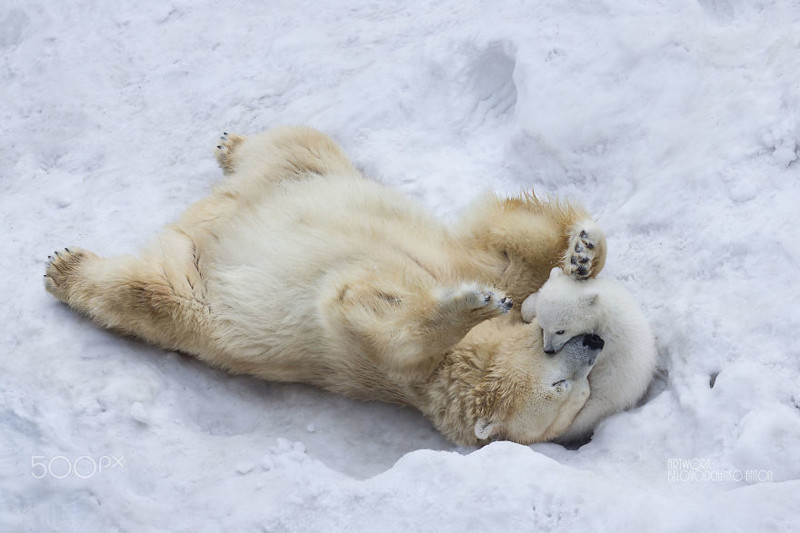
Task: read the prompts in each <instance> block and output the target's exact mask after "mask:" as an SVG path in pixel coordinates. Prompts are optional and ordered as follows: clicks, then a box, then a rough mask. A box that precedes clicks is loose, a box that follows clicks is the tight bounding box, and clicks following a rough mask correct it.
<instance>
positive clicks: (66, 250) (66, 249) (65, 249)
mask: <svg viewBox="0 0 800 533" xmlns="http://www.w3.org/2000/svg"><path fill="white" fill-rule="evenodd" d="M64 251H65V252H67V253H68V254H71V253H72V252H70V251H69V248H64Z"/></svg>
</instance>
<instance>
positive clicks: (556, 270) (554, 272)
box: [548, 267, 564, 279]
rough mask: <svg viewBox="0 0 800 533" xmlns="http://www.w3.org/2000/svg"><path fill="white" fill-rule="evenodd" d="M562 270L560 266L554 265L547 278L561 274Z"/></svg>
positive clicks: (553, 277) (562, 273)
mask: <svg viewBox="0 0 800 533" xmlns="http://www.w3.org/2000/svg"><path fill="white" fill-rule="evenodd" d="M563 275H564V271H563V270H561V267H554V268H553V270H551V271H550V277H549V278H548V279H555V278H557V277H559V276H563Z"/></svg>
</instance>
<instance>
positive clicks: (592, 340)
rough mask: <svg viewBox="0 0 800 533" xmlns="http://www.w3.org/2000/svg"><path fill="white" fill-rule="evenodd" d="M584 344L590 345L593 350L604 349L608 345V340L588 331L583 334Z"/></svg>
mask: <svg viewBox="0 0 800 533" xmlns="http://www.w3.org/2000/svg"><path fill="white" fill-rule="evenodd" d="M583 345H584V346H588V347H589V348H590V349H592V350H602V349H603V346H605V345H606V341H604V340H603V339H601V338H600V336H599V335H595V334H594V333H588V334H586V335H584V336H583Z"/></svg>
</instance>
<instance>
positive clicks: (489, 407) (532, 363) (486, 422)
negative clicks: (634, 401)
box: [475, 326, 604, 444]
mask: <svg viewBox="0 0 800 533" xmlns="http://www.w3.org/2000/svg"><path fill="white" fill-rule="evenodd" d="M528 328H530V329H531V330H532V331H530V333H531V334H530V335H529V336H528V338H527V343H529V344H530V346H527V348H528V349H527V350H520V351H519V352H518V353H512V352H513V350H512V352H505V353H502V354H497V356H496V357H495V359H494V360H493V364H492V365H490V367H489V368H488V369H487V372H486V374H485V375H484V379H483V382H482V383H481V386H480V387H479V391H480V394H479V402H478V415H479V417H480V418H479V419H478V420H477V423H476V424H475V437H476V438H478V439H479V440H492V439H498V438H503V439H508V440H511V441H514V442H518V443H521V444H531V443H534V442H541V441H546V440H551V439H554V438H556V437H558V436H559V435H561V434H562V433H563V432H564V431H566V430H567V428H568V427H569V425H570V424H571V423H572V420H573V419H574V418H575V415H577V414H578V411H580V410H581V408H582V407H583V404H584V403H585V402H586V399H587V398H588V397H589V393H590V389H589V382H588V380H587V376H588V375H589V372H590V371H591V369H592V366H593V365H594V363H595V361H596V360H597V356H598V355H599V354H600V352H601V351H602V349H603V345H604V341H603V339H601V338H600V337H599V336H597V335H592V334H586V335H578V336H577V337H575V338H573V339H570V340H569V341H568V342H567V343H565V344H564V348H563V350H562V351H561V353H560V354H559V355H557V356H552V355H545V354H543V353H542V352H541V350H542V344H541V336H540V335H539V333H540V331H539V329H538V328H535V327H532V326H528ZM520 347H521V346H520ZM530 348H533V352H534V354H535V355H534V357H531V353H530V352H531V349H530Z"/></svg>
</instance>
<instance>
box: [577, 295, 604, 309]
mask: <svg viewBox="0 0 800 533" xmlns="http://www.w3.org/2000/svg"><path fill="white" fill-rule="evenodd" d="M599 297H600V295H599V294H598V293H596V292H591V293H589V294H586V295H584V296H583V297H582V298H581V303H582V304H583V305H584V307H591V306H593V305H594V304H596V303H597V299H598V298H599Z"/></svg>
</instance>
